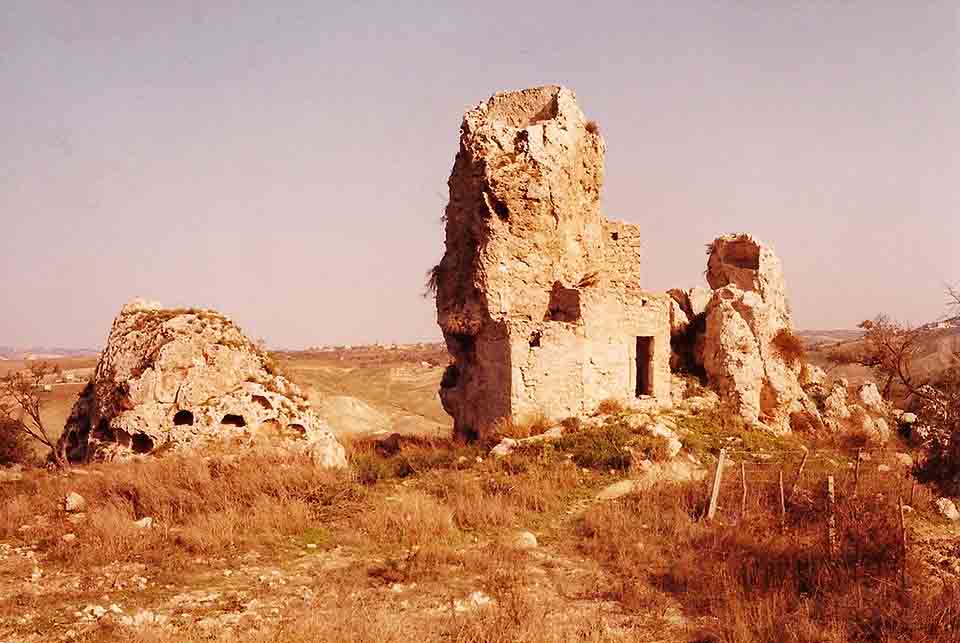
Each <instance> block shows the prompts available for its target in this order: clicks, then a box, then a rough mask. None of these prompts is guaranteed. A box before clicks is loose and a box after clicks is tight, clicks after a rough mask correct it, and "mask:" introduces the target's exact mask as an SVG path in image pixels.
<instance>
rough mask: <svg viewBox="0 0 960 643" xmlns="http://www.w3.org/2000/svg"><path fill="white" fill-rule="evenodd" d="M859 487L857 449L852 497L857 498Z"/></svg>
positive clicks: (858, 452) (858, 456)
mask: <svg viewBox="0 0 960 643" xmlns="http://www.w3.org/2000/svg"><path fill="white" fill-rule="evenodd" d="M859 487H860V449H857V466H856V468H854V470H853V497H854V498H856V497H857V493H858V489H859Z"/></svg>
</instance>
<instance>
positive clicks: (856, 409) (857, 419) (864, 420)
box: [822, 378, 890, 444]
mask: <svg viewBox="0 0 960 643" xmlns="http://www.w3.org/2000/svg"><path fill="white" fill-rule="evenodd" d="M849 386H850V385H849V383H848V382H847V380H846V379H844V378H840V379H838V380H837V381H836V382H834V383H833V387H832V388H831V389H830V394H829V395H827V396H826V398H824V400H823V402H822V417H823V422H824V425H825V426H826V427H827V428H828V429H830V430H831V431H833V432H834V433H841V434H859V435H861V436H863V437H865V438H867V440H868V441H869V442H871V443H875V444H883V443H885V442H886V441H887V440H888V439H889V438H890V427H889V425H888V423H887V420H886V418H887V417H888V415H889V408H888V405H887V403H886V402H884V401H883V399H882V398H881V397H880V394H879V392H877V388H876V385H874V384H866V385H864V386H861V387H860V389H859V390H858V392H857V395H856V396H853V395H852V394H851V391H850V388H849ZM874 393H875V394H876V395H874Z"/></svg>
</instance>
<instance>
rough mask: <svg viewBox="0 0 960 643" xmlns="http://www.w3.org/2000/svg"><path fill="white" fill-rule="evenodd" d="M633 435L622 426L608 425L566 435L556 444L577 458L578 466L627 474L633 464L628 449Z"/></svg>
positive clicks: (575, 459) (575, 460)
mask: <svg viewBox="0 0 960 643" xmlns="http://www.w3.org/2000/svg"><path fill="white" fill-rule="evenodd" d="M633 440H634V435H633V433H632V432H631V431H630V430H629V429H628V428H627V427H625V426H623V425H622V424H619V423H611V424H605V425H603V426H602V427H599V428H597V429H592V430H589V431H579V432H577V433H571V434H565V435H564V436H563V437H562V438H560V439H559V440H557V441H556V443H555V444H556V446H557V448H558V449H560V450H561V451H564V452H566V453H569V454H571V455H572V456H573V461H574V462H575V463H577V465H579V466H581V467H585V468H589V469H599V470H601V471H604V470H607V469H619V470H621V471H625V470H627V469H629V468H630V464H631V463H632V462H633V454H632V453H631V450H630V449H629V448H628V446H629V445H630V443H631V442H632V441H633Z"/></svg>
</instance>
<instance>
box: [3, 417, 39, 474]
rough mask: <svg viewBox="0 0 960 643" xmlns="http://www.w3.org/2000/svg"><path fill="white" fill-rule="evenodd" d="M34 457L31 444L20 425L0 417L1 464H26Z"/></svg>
mask: <svg viewBox="0 0 960 643" xmlns="http://www.w3.org/2000/svg"><path fill="white" fill-rule="evenodd" d="M32 457H33V453H32V452H31V451H30V445H29V444H28V443H27V439H26V436H25V435H24V433H23V432H22V431H21V430H20V428H19V426H17V425H16V424H15V423H13V422H8V421H6V420H5V419H4V418H0V466H4V465H10V464H25V463H27V462H28V461H30V460H31V459H32Z"/></svg>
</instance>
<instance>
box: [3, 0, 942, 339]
mask: <svg viewBox="0 0 960 643" xmlns="http://www.w3.org/2000/svg"><path fill="white" fill-rule="evenodd" d="M591 4H592V5H593V6H588V3H584V2H582V0H581V1H571V2H566V1H564V0H551V1H549V2H541V1H539V0H527V1H526V2H522V3H518V2H515V1H512V2H497V1H489V0H488V1H486V2H482V3H478V2H457V3H452V2H451V3H441V2H435V3H427V2H404V1H402V0H392V1H388V2H356V3H353V2H322V1H313V2H300V3H288V2H276V1H274V2H222V1H219V0H204V1H203V2H200V1H197V2H178V1H170V0H167V1H165V2H142V1H135V0H123V1H120V0H114V1H106V0H101V1H100V2H67V1H63V2H52V1H48V0H26V1H20V0H0V223H2V226H0V296H2V303H3V306H2V309H0V344H14V345H23V344H61V345H63V344H67V345H74V346H77V345H83V346H100V345H102V343H103V341H104V339H105V337H106V334H107V331H108V329H109V324H110V321H111V320H112V318H113V316H114V315H115V314H116V312H117V310H118V309H119V307H120V306H121V305H122V304H123V303H124V302H125V301H127V300H129V299H131V298H133V297H134V296H138V295H140V296H145V297H149V298H152V299H158V300H160V301H162V302H164V303H166V304H168V305H195V306H205V307H214V308H218V309H220V310H222V311H224V312H225V313H227V314H229V315H231V316H232V317H233V318H234V319H235V320H236V321H238V322H239V323H240V324H241V326H242V327H243V328H244V329H245V330H246V331H247V332H248V334H250V335H251V336H253V337H265V338H266V339H267V340H268V341H269V343H270V344H271V345H273V346H302V345H306V344H317V343H342V342H368V341H376V340H384V341H401V340H416V339H433V338H438V337H439V332H438V331H437V329H436V324H435V318H434V309H433V304H432V302H431V301H427V300H424V299H423V298H422V297H421V296H420V295H421V292H422V290H423V279H424V273H425V271H426V270H427V268H428V267H429V266H432V265H433V264H435V263H436V262H437V261H438V259H439V258H440V256H441V255H442V253H443V230H442V227H441V223H440V216H441V214H442V212H443V207H444V205H445V203H446V179H447V177H448V175H449V173H450V168H451V167H452V164H453V158H454V155H455V153H456V150H457V143H458V133H459V125H460V119H461V116H462V114H463V111H464V110H465V109H466V108H468V107H469V106H471V105H474V104H476V103H478V102H479V101H481V100H483V99H484V98H486V97H488V96H489V95H490V94H491V93H493V92H495V91H499V90H506V89H519V88H523V87H528V86H535V85H542V84H546V83H560V84H564V85H567V86H569V87H571V88H572V89H574V90H575V91H576V92H577V96H578V99H579V102H580V104H581V106H582V107H583V109H584V111H585V112H586V113H587V115H588V117H590V118H593V119H595V120H597V121H598V122H599V123H600V126H601V130H602V132H603V135H604V137H605V139H606V141H607V147H608V153H607V159H606V160H607V178H606V185H605V187H604V191H603V199H604V210H605V212H606V213H607V215H608V216H610V217H612V218H619V219H624V220H627V221H630V222H634V223H638V224H640V225H641V226H642V229H643V231H644V243H645V250H646V253H645V258H644V275H645V284H644V285H645V286H647V287H649V288H651V289H666V288H669V287H672V286H691V285H699V284H701V283H702V282H703V278H702V273H703V269H704V267H705V256H704V244H705V243H707V242H709V241H710V240H711V239H712V238H714V237H715V236H717V235H718V234H721V233H724V232H735V231H749V232H752V233H754V234H755V235H757V236H758V237H760V238H761V239H763V240H765V241H767V242H768V243H770V244H771V245H772V246H773V247H774V248H775V250H776V251H777V252H778V253H779V255H780V257H781V258H782V260H783V262H784V266H785V269H786V274H787V280H788V282H787V283H788V287H789V289H790V296H791V300H792V303H793V308H794V312H795V317H796V322H797V324H798V325H799V326H801V327H807V328H811V327H820V328H823V327H849V326H852V325H854V324H856V323H857V322H859V321H860V320H861V319H863V318H865V317H868V316H872V315H873V314H875V313H876V312H879V311H888V312H890V313H892V314H894V315H895V316H898V317H900V318H905V319H912V320H926V319H929V318H933V317H936V316H938V315H939V314H941V313H942V312H943V302H944V297H943V295H942V285H943V283H944V282H948V281H953V282H955V281H960V253H958V246H960V9H958V8H960V3H958V2H957V1H956V0H951V1H941V2H922V1H921V2H918V1H914V0H903V1H902V2H882V1H879V0H869V1H864V2H836V1H833V0H828V1H822V2H817V1H806V0H805V1H802V2H801V1H797V2H795V3H793V4H794V5H795V6H792V7H790V6H788V5H789V4H791V3H789V2H787V1H777V2H766V1H760V0H757V1H756V2H677V1H672V2H662V3H660V2H637V1H632V2H598V3H591ZM454 5H456V6H454Z"/></svg>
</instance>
